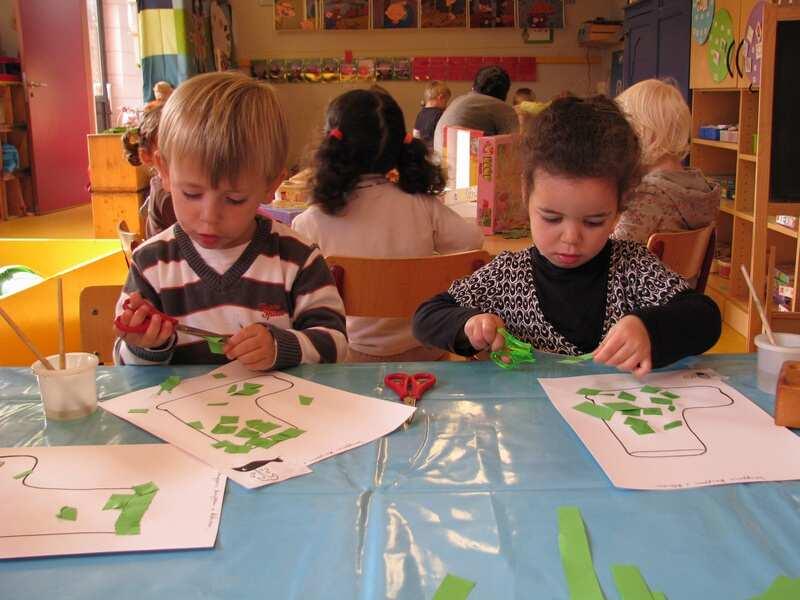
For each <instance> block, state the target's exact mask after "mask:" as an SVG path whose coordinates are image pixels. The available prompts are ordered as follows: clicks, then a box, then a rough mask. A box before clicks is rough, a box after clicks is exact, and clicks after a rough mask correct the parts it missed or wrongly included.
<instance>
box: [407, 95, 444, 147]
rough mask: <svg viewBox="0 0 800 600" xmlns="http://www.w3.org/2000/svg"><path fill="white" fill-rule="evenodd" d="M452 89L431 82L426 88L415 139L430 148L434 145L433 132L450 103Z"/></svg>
mask: <svg viewBox="0 0 800 600" xmlns="http://www.w3.org/2000/svg"><path fill="white" fill-rule="evenodd" d="M450 96H451V93H450V88H449V87H447V85H445V84H444V83H442V82H441V81H430V82H428V85H426V86H425V94H424V96H423V98H424V99H423V101H422V110H421V111H419V114H418V115H417V120H416V121H415V122H414V137H416V138H419V139H421V140H422V141H423V142H425V143H426V144H428V146H430V145H431V144H432V143H433V132H434V131H436V124H437V123H438V122H439V118H440V117H441V116H442V113H443V112H444V109H445V108H447V103H448V102H450Z"/></svg>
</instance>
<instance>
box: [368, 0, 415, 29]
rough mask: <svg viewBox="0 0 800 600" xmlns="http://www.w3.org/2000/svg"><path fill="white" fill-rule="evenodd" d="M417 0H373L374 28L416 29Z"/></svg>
mask: <svg viewBox="0 0 800 600" xmlns="http://www.w3.org/2000/svg"><path fill="white" fill-rule="evenodd" d="M418 14H419V5H418V3H417V0H372V28H373V29H416V27H417V24H418V22H419V21H418V19H417V15H418Z"/></svg>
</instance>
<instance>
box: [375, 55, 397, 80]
mask: <svg viewBox="0 0 800 600" xmlns="http://www.w3.org/2000/svg"><path fill="white" fill-rule="evenodd" d="M375 79H377V80H378V81H390V80H392V79H394V59H393V58H376V59H375Z"/></svg>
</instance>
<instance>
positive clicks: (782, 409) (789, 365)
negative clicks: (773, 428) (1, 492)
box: [775, 360, 800, 427]
mask: <svg viewBox="0 0 800 600" xmlns="http://www.w3.org/2000/svg"><path fill="white" fill-rule="evenodd" d="M775 424H776V425H782V426H784V427H800V361H797V360H787V361H786V362H785V363H783V366H782V367H781V372H780V374H779V375H778V388H777V390H776V392H775Z"/></svg>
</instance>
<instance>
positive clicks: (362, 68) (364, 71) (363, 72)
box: [356, 58, 375, 81]
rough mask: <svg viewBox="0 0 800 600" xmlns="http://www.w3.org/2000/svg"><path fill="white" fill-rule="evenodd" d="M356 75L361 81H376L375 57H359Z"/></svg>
mask: <svg viewBox="0 0 800 600" xmlns="http://www.w3.org/2000/svg"><path fill="white" fill-rule="evenodd" d="M356 76H357V78H358V80H359V81H375V59H374V58H357V59H356Z"/></svg>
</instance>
